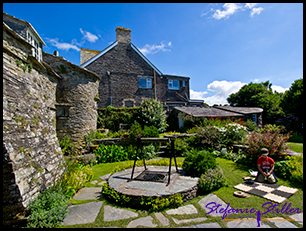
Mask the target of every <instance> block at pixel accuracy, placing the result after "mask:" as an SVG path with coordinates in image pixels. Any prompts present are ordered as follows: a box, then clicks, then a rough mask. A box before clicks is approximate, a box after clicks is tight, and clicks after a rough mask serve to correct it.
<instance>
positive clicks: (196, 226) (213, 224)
mask: <svg viewBox="0 0 306 231" xmlns="http://www.w3.org/2000/svg"><path fill="white" fill-rule="evenodd" d="M178 228H222V227H221V226H220V225H219V224H218V223H217V222H212V223H203V224H198V225H191V226H183V227H178Z"/></svg>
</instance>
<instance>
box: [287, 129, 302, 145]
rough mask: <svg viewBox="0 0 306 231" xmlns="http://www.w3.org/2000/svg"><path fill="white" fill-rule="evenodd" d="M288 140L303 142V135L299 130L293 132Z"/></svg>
mask: <svg viewBox="0 0 306 231" xmlns="http://www.w3.org/2000/svg"><path fill="white" fill-rule="evenodd" d="M288 142H296V143H303V135H302V134H300V133H299V132H293V133H292V135H291V137H290V138H289V140H288Z"/></svg>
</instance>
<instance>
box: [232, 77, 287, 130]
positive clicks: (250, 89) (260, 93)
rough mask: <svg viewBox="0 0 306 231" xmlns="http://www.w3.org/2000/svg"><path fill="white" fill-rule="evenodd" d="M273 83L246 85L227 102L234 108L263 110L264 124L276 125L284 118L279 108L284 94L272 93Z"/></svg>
mask: <svg viewBox="0 0 306 231" xmlns="http://www.w3.org/2000/svg"><path fill="white" fill-rule="evenodd" d="M271 87H272V83H270V82H269V81H266V82H262V83H252V82H251V83H249V84H247V85H244V86H243V87H242V88H241V89H240V90H239V91H238V92H237V93H233V94H230V95H229V97H228V98H227V101H228V102H229V103H230V104H231V105H232V106H238V107H260V108H263V110H264V111H263V122H264V123H265V124H267V123H274V121H275V120H276V119H278V118H279V117H282V116H283V114H284V113H283V111H282V108H281V107H280V106H279V104H280V99H281V97H282V93H279V92H276V91H274V92H273V91H272V88H271Z"/></svg>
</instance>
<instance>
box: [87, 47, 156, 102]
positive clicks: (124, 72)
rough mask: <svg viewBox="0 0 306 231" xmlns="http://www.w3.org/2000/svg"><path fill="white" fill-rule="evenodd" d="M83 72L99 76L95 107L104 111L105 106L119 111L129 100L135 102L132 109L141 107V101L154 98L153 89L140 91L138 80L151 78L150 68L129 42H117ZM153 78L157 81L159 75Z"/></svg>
mask: <svg viewBox="0 0 306 231" xmlns="http://www.w3.org/2000/svg"><path fill="white" fill-rule="evenodd" d="M86 69H88V70H90V71H92V72H94V73H96V74H97V75H98V76H100V77H101V81H100V84H99V97H100V99H101V101H100V102H98V108H105V107H107V106H108V105H112V106H114V107H118V108H120V107H122V105H123V102H124V101H126V99H129V98H133V99H134V100H135V105H133V106H140V103H141V101H142V99H144V98H153V97H154V95H153V90H154V86H153V88H150V89H142V88H139V78H140V77H143V76H146V77H150V78H152V79H153V76H154V71H153V68H152V67H150V66H149V65H148V64H147V63H146V62H145V61H144V60H143V59H142V58H141V57H140V56H139V55H138V54H137V53H136V52H135V51H134V50H133V49H132V47H131V45H130V44H128V43H118V45H116V46H115V47H114V48H112V49H111V50H110V51H108V52H107V53H105V54H104V55H103V56H101V57H99V58H98V59H97V60H95V61H94V62H93V63H91V64H89V65H88V66H86ZM107 72H109V75H108V73H107ZM156 76H157V78H159V76H158V74H156ZM152 82H153V81H152Z"/></svg>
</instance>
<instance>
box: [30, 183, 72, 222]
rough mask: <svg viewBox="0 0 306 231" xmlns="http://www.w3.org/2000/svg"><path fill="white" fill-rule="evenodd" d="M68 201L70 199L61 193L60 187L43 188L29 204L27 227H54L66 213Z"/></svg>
mask: <svg viewBox="0 0 306 231" xmlns="http://www.w3.org/2000/svg"><path fill="white" fill-rule="evenodd" d="M69 202H70V199H69V198H68V197H66V196H65V195H63V192H62V191H61V190H60V188H59V189H58V190H56V189H55V187H54V188H51V189H45V190H44V191H43V192H42V193H41V194H39V196H38V197H37V198H36V199H35V200H34V201H33V202H32V203H30V204H29V213H30V215H29V218H28V223H27V228H54V227H56V226H57V225H58V224H59V223H60V222H61V221H62V220H64V218H65V216H66V214H67V213H68V211H67V208H68V206H69ZM71 203H72V202H71ZM71 203H70V204H71Z"/></svg>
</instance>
